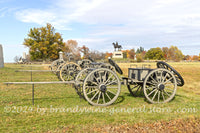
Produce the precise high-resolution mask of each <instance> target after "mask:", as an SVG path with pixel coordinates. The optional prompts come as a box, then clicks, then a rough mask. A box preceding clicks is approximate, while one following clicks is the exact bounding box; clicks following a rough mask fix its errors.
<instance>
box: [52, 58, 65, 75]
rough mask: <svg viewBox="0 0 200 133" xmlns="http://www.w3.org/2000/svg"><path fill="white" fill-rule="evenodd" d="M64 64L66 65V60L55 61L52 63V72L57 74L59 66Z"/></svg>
mask: <svg viewBox="0 0 200 133" xmlns="http://www.w3.org/2000/svg"><path fill="white" fill-rule="evenodd" d="M63 63H65V61H64V60H60V59H58V60H55V61H53V62H52V63H51V66H50V67H51V71H52V72H53V73H54V74H56V70H57V68H58V66H59V65H60V64H63Z"/></svg>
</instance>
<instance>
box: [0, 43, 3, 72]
mask: <svg viewBox="0 0 200 133" xmlns="http://www.w3.org/2000/svg"><path fill="white" fill-rule="evenodd" d="M3 67H4V60H3V48H2V45H1V44H0V68H3Z"/></svg>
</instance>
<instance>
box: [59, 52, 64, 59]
mask: <svg viewBox="0 0 200 133" xmlns="http://www.w3.org/2000/svg"><path fill="white" fill-rule="evenodd" d="M59 59H60V60H63V52H62V51H60V52H59Z"/></svg>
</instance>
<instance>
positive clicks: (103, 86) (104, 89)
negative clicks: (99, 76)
mask: <svg viewBox="0 0 200 133" xmlns="http://www.w3.org/2000/svg"><path fill="white" fill-rule="evenodd" d="M99 90H100V91H101V92H103V93H105V92H106V91H107V87H106V86H105V85H104V84H102V85H100V86H99Z"/></svg>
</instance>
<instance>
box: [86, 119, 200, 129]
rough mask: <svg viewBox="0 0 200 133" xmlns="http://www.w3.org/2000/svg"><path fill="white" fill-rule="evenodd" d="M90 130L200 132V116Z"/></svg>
mask: <svg viewBox="0 0 200 133" xmlns="http://www.w3.org/2000/svg"><path fill="white" fill-rule="evenodd" d="M88 130H89V132H104V133H106V132H128V133H129V132H130V133H148V132H150V133H151V132H164V133H165V132H167V133H169V132H174V133H177V132H188V133H191V132H196V133H197V132H200V118H187V119H176V120H171V121H158V122H154V123H148V124H147V123H138V124H134V125H129V124H122V125H118V126H104V127H94V128H89V129H84V131H88Z"/></svg>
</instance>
